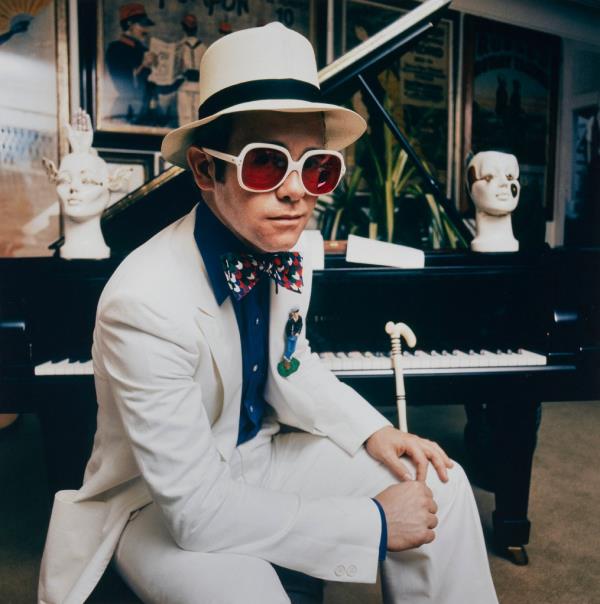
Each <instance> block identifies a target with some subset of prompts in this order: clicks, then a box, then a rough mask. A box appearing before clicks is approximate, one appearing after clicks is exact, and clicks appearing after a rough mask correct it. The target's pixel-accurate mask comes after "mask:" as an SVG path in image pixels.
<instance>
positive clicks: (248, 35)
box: [161, 22, 367, 168]
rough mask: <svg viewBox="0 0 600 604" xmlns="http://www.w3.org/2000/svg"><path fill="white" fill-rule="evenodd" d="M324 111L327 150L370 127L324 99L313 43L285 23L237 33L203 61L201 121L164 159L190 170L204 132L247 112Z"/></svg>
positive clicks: (172, 136) (167, 143) (168, 140)
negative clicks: (190, 150) (220, 119)
mask: <svg viewBox="0 0 600 604" xmlns="http://www.w3.org/2000/svg"><path fill="white" fill-rule="evenodd" d="M258 110H262V111H265V110H267V111H282V112H286V113H303V112H304V113H306V112H311V113H314V112H320V111H322V112H323V115H324V116H325V130H326V135H325V138H326V147H327V148H329V149H336V150H340V149H343V148H344V147H347V146H348V145H350V144H352V143H353V142H354V141H355V140H356V139H358V138H359V137H360V136H361V135H362V134H363V132H364V131H365V130H366V128H367V124H366V122H365V120H364V119H363V118H362V117H361V116H360V115H358V113H356V112H354V111H352V110H351V109H346V108H345V107H339V106H338V105H331V104H329V103H324V102H323V101H322V100H321V91H320V89H319V80H318V75H317V64H316V61H315V54H314V51H313V48H312V46H311V44H310V42H309V41H308V40H307V39H306V38H305V37H304V36H302V35H301V34H299V33H297V32H295V31H293V30H291V29H288V28H287V27H285V26H284V25H282V24H281V23H276V22H275V23H269V24H268V25H265V26H263V27H252V28H250V29H244V30H241V31H237V32H234V33H232V34H229V35H227V36H225V37H224V38H221V39H220V40H217V41H216V42H214V43H213V44H212V45H211V46H210V47H209V48H208V50H207V51H206V52H205V53H204V55H203V57H202V60H201V62H200V107H199V109H198V119H197V120H196V121H194V122H190V123H189V124H186V125H184V126H181V127H180V128H177V129H176V130H173V131H171V132H169V134H167V135H166V136H165V138H164V139H163V143H162V148H161V151H162V154H163V157H164V158H165V159H166V160H167V161H170V162H171V163H173V164H175V165H177V166H180V167H182V168H187V167H188V164H187V159H186V153H187V150H188V147H189V146H190V145H192V144H193V143H194V139H195V134H196V131H197V129H198V128H200V127H202V126H204V125H205V124H208V123H210V122H212V121H214V120H216V119H217V118H218V117H220V116H221V115H226V114H229V113H239V112H241V111H258Z"/></svg>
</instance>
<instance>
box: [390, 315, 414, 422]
mask: <svg viewBox="0 0 600 604" xmlns="http://www.w3.org/2000/svg"><path fill="white" fill-rule="evenodd" d="M385 331H386V332H387V333H388V334H389V336H390V339H391V340H392V367H393V368H394V377H395V379H396V404H397V405H398V422H399V424H400V430H402V431H403V432H408V426H407V423H406V393H405V390H404V375H403V374H402V340H401V338H404V339H405V340H406V343H407V344H408V345H409V346H410V347H411V348H414V346H415V344H416V343H417V337H416V336H415V333H414V331H413V330H412V329H411V328H410V327H409V326H408V325H407V324H406V323H394V322H393V321H388V322H387V323H386V324H385Z"/></svg>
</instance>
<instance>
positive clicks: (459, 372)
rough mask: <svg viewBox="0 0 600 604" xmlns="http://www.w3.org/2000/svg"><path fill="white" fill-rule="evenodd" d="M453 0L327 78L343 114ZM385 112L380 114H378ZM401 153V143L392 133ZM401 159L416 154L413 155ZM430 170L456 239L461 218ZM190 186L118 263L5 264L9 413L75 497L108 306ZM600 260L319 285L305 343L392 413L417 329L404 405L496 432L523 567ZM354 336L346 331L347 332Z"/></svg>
mask: <svg viewBox="0 0 600 604" xmlns="http://www.w3.org/2000/svg"><path fill="white" fill-rule="evenodd" d="M448 2H449V0H428V2H425V3H424V4H423V5H421V6H419V7H418V8H417V9H415V10H414V11H412V12H411V13H409V14H408V15H406V16H404V17H402V18H401V19H399V20H398V21H397V22H395V23H393V24H392V25H390V26H389V27H388V28H386V29H384V30H382V32H380V33H379V34H377V35H376V36H373V37H372V38H370V39H369V40H367V41H366V42H365V43H363V44H361V45H360V46H358V47H356V48H355V49H353V50H352V51H350V52H349V53H347V54H346V55H344V56H343V57H341V58H340V59H339V60H338V61H336V62H335V63H333V64H331V65H330V66H328V67H326V68H325V69H324V70H322V72H321V74H320V76H321V85H322V90H323V92H324V93H325V95H326V96H327V97H328V98H329V99H330V100H335V101H336V102H339V101H340V99H341V98H342V97H344V95H345V96H346V98H347V97H348V96H349V94H351V93H352V92H354V91H355V90H357V89H359V88H360V89H361V90H362V91H363V94H364V96H365V97H366V98H368V99H369V102H370V103H371V106H375V107H376V106H377V103H378V91H377V84H376V77H375V76H374V75H373V74H375V73H377V71H378V70H380V69H381V67H382V65H385V64H386V61H389V60H391V59H393V58H394V57H397V55H398V52H399V51H400V50H401V49H404V48H406V47H407V45H409V44H410V43H412V42H414V41H415V40H416V39H417V38H418V37H419V36H420V35H422V34H423V33H424V32H426V31H427V30H428V29H429V28H431V27H432V25H433V22H434V20H435V19H436V18H438V17H439V16H440V14H441V11H442V10H443V9H444V8H445V7H446V5H447V4H448ZM381 110H382V111H383V108H381ZM382 117H383V119H385V120H386V122H387V123H388V124H389V125H390V127H391V128H394V129H395V131H397V132H396V134H397V135H398V136H399V140H400V141H401V142H402V133H400V132H399V130H398V128H397V126H396V125H395V124H392V123H390V122H389V119H390V118H389V116H387V115H386V114H382ZM403 144H406V145H407V144H408V143H406V141H404V143H403ZM407 152H409V155H410V156H411V158H412V159H413V160H414V161H416V162H418V164H419V166H420V167H419V169H420V170H421V171H422V174H423V176H424V177H425V179H426V181H428V182H429V186H430V190H431V191H432V193H433V194H434V195H435V196H436V198H437V199H438V201H439V202H440V203H441V204H442V205H443V206H444V208H445V210H446V212H447V214H448V216H450V217H451V218H452V219H453V220H454V222H455V223H456V226H457V228H458V229H460V230H461V232H462V233H463V234H464V236H465V237H469V236H470V235H469V231H468V230H467V229H466V228H465V226H464V224H463V222H462V219H461V217H460V216H459V215H458V213H457V212H456V210H455V208H454V205H453V204H451V203H450V202H449V201H448V200H446V199H445V197H444V196H443V195H442V194H441V192H440V190H439V186H438V185H437V183H435V181H434V180H433V179H432V177H431V176H430V175H429V173H428V172H427V171H426V170H425V168H423V166H422V165H420V162H419V158H418V157H417V156H416V154H415V152H414V151H413V150H412V149H411V148H409V147H407ZM198 196H199V193H198V191H197V189H196V188H195V185H194V183H193V181H192V179H191V177H190V174H189V172H186V171H183V170H181V169H179V168H171V169H169V170H168V171H166V172H164V173H163V174H161V175H160V176H158V177H157V178H155V179H154V180H153V181H150V182H149V183H146V184H145V185H144V186H142V187H141V188H140V189H138V190H137V191H135V192H133V193H131V194H129V195H128V196H127V197H125V198H124V199H123V200H121V201H120V202H119V203H117V204H116V205H115V206H112V207H111V208H109V209H108V210H107V211H106V212H105V214H104V216H103V221H102V224H103V231H104V235H105V238H106V241H107V243H108V244H109V246H110V247H111V250H112V254H113V256H112V257H111V258H110V259H107V260H101V261H90V260H62V259H60V258H58V257H52V258H5V259H0V412H35V413H37V414H38V415H39V417H40V420H41V423H42V428H43V433H44V438H45V446H46V461H47V466H48V478H49V486H50V490H51V491H52V492H54V491H56V490H58V489H60V488H77V487H78V486H79V485H80V483H81V478H82V475H83V469H84V466H85V462H86V461H87V457H88V455H89V452H90V451H91V444H92V438H93V434H94V431H95V415H96V401H95V393H94V386H93V372H92V368H91V363H90V350H91V342H92V330H93V325H94V317H95V311H96V305H97V301H98V298H99V296H100V293H101V291H102V289H103V287H104V285H105V283H106V281H107V280H108V279H109V278H110V276H111V274H112V273H113V271H114V270H115V268H116V267H117V266H118V264H119V263H120V261H121V260H122V259H123V257H124V256H125V255H126V254H127V253H129V252H130V251H131V250H132V249H134V248H135V247H137V246H138V245H139V244H141V243H143V242H144V241H145V240H147V239H148V238H149V237H150V236H152V235H153V234H154V233H156V232H158V231H159V230H160V229H161V228H163V227H164V226H166V225H167V224H169V223H170V222H172V221H173V220H175V219H177V218H178V217H180V216H182V215H183V214H184V213H186V212H187V211H188V210H189V209H191V208H192V207H193V205H194V204H195V203H196V202H197V200H198ZM599 268H600V250H595V249H587V250H566V249H550V248H543V249H539V250H532V251H524V252H518V253H509V254H474V253H471V252H469V251H466V250H463V251H453V252H441V251H440V252H427V253H426V263H425V268H423V269H418V270H417V269H411V270H398V269H382V268H376V267H369V266H358V265H348V264H346V263H345V261H344V260H342V259H341V258H340V257H337V256H328V257H327V258H326V265H325V268H324V270H320V271H316V272H315V274H314V288H313V300H312V304H311V311H310V313H309V316H308V317H307V322H306V324H307V334H308V336H309V339H310V340H311V344H312V348H313V352H314V353H315V354H319V355H321V357H322V359H323V362H325V363H327V364H328V365H329V366H330V367H331V368H332V370H333V371H335V372H336V373H337V374H338V375H339V377H340V379H343V380H346V381H347V382H349V383H350V384H351V385H352V386H353V387H355V388H356V389H357V390H359V391H360V392H361V393H363V394H364V395H365V396H366V397H367V398H368V399H369V400H370V401H371V402H372V403H373V404H374V405H377V406H378V407H380V408H381V409H382V411H384V412H391V411H392V407H393V405H394V400H395V399H394V390H393V374H392V371H391V369H390V367H391V365H390V360H389V357H388V356H386V355H387V351H389V337H388V336H387V335H386V334H385V332H384V328H383V327H384V325H385V322H386V321H388V320H394V321H404V322H406V323H408V324H409V325H410V326H411V327H412V328H413V329H414V331H415V333H416V335H417V339H418V342H417V347H418V348H419V351H418V352H416V353H414V354H407V355H406V356H405V361H406V365H407V369H406V371H405V383H406V392H407V401H408V403H409V404H412V405H420V404H432V405H436V404H445V403H453V404H463V405H466V406H467V409H471V410H473V412H474V413H475V414H477V413H480V412H481V409H482V406H484V407H485V413H486V417H487V419H488V421H489V427H490V432H489V442H488V443H487V445H488V449H489V450H490V451H491V460H490V464H491V465H490V468H489V470H490V471H491V472H492V473H493V475H494V490H495V494H496V510H495V512H494V531H495V538H496V541H497V544H498V546H499V547H500V548H501V549H502V550H504V551H506V552H512V556H513V559H514V560H515V561H516V562H521V563H524V562H525V561H526V553H525V550H524V547H523V546H524V545H525V544H526V543H528V539H529V529H530V524H529V521H528V519H527V506H528V496H529V481H530V474H531V462H532V455H533V451H534V448H535V438H536V430H537V424H538V422H539V409H540V403H541V402H542V401H561V400H589V399H594V398H599V397H600V381H599V378H598V375H597V367H598V360H599V359H600V355H599V353H598V351H599V349H600V333H599V331H600V328H599V325H598V321H597V317H598V310H599V308H600V282H599V280H598V273H599ZM350 322H351V323H352V329H348V325H349V323H350Z"/></svg>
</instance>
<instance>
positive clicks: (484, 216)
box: [467, 151, 521, 252]
mask: <svg viewBox="0 0 600 604" xmlns="http://www.w3.org/2000/svg"><path fill="white" fill-rule="evenodd" d="M467 187H468V190H469V194H470V196H471V199H472V200H473V203H474V204H475V209H476V213H475V220H476V223H477V236H476V237H475V239H473V241H472V242H471V248H472V249H473V250H474V251H476V252H515V251H517V250H518V249H519V242H518V241H517V240H516V239H515V237H514V235H513V230H512V222H511V216H510V214H511V212H512V211H513V210H514V209H515V208H516V207H517V204H518V203H519V194H520V192H521V185H520V184H519V164H518V162H517V158H516V157H515V156H514V155H510V154H509V153H500V152H499V151H482V152H481V153H477V155H475V156H473V158H472V159H471V161H470V162H469V164H468V166H467Z"/></svg>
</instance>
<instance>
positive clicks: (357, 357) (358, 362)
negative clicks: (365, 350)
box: [348, 350, 365, 369]
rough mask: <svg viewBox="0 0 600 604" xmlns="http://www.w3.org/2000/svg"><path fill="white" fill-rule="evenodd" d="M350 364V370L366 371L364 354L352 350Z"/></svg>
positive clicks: (349, 358) (349, 356)
mask: <svg viewBox="0 0 600 604" xmlns="http://www.w3.org/2000/svg"><path fill="white" fill-rule="evenodd" d="M348 364H349V368H350V369H364V367H365V361H364V356H363V354H362V352H359V351H358V350H352V351H350V352H349V353H348Z"/></svg>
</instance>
